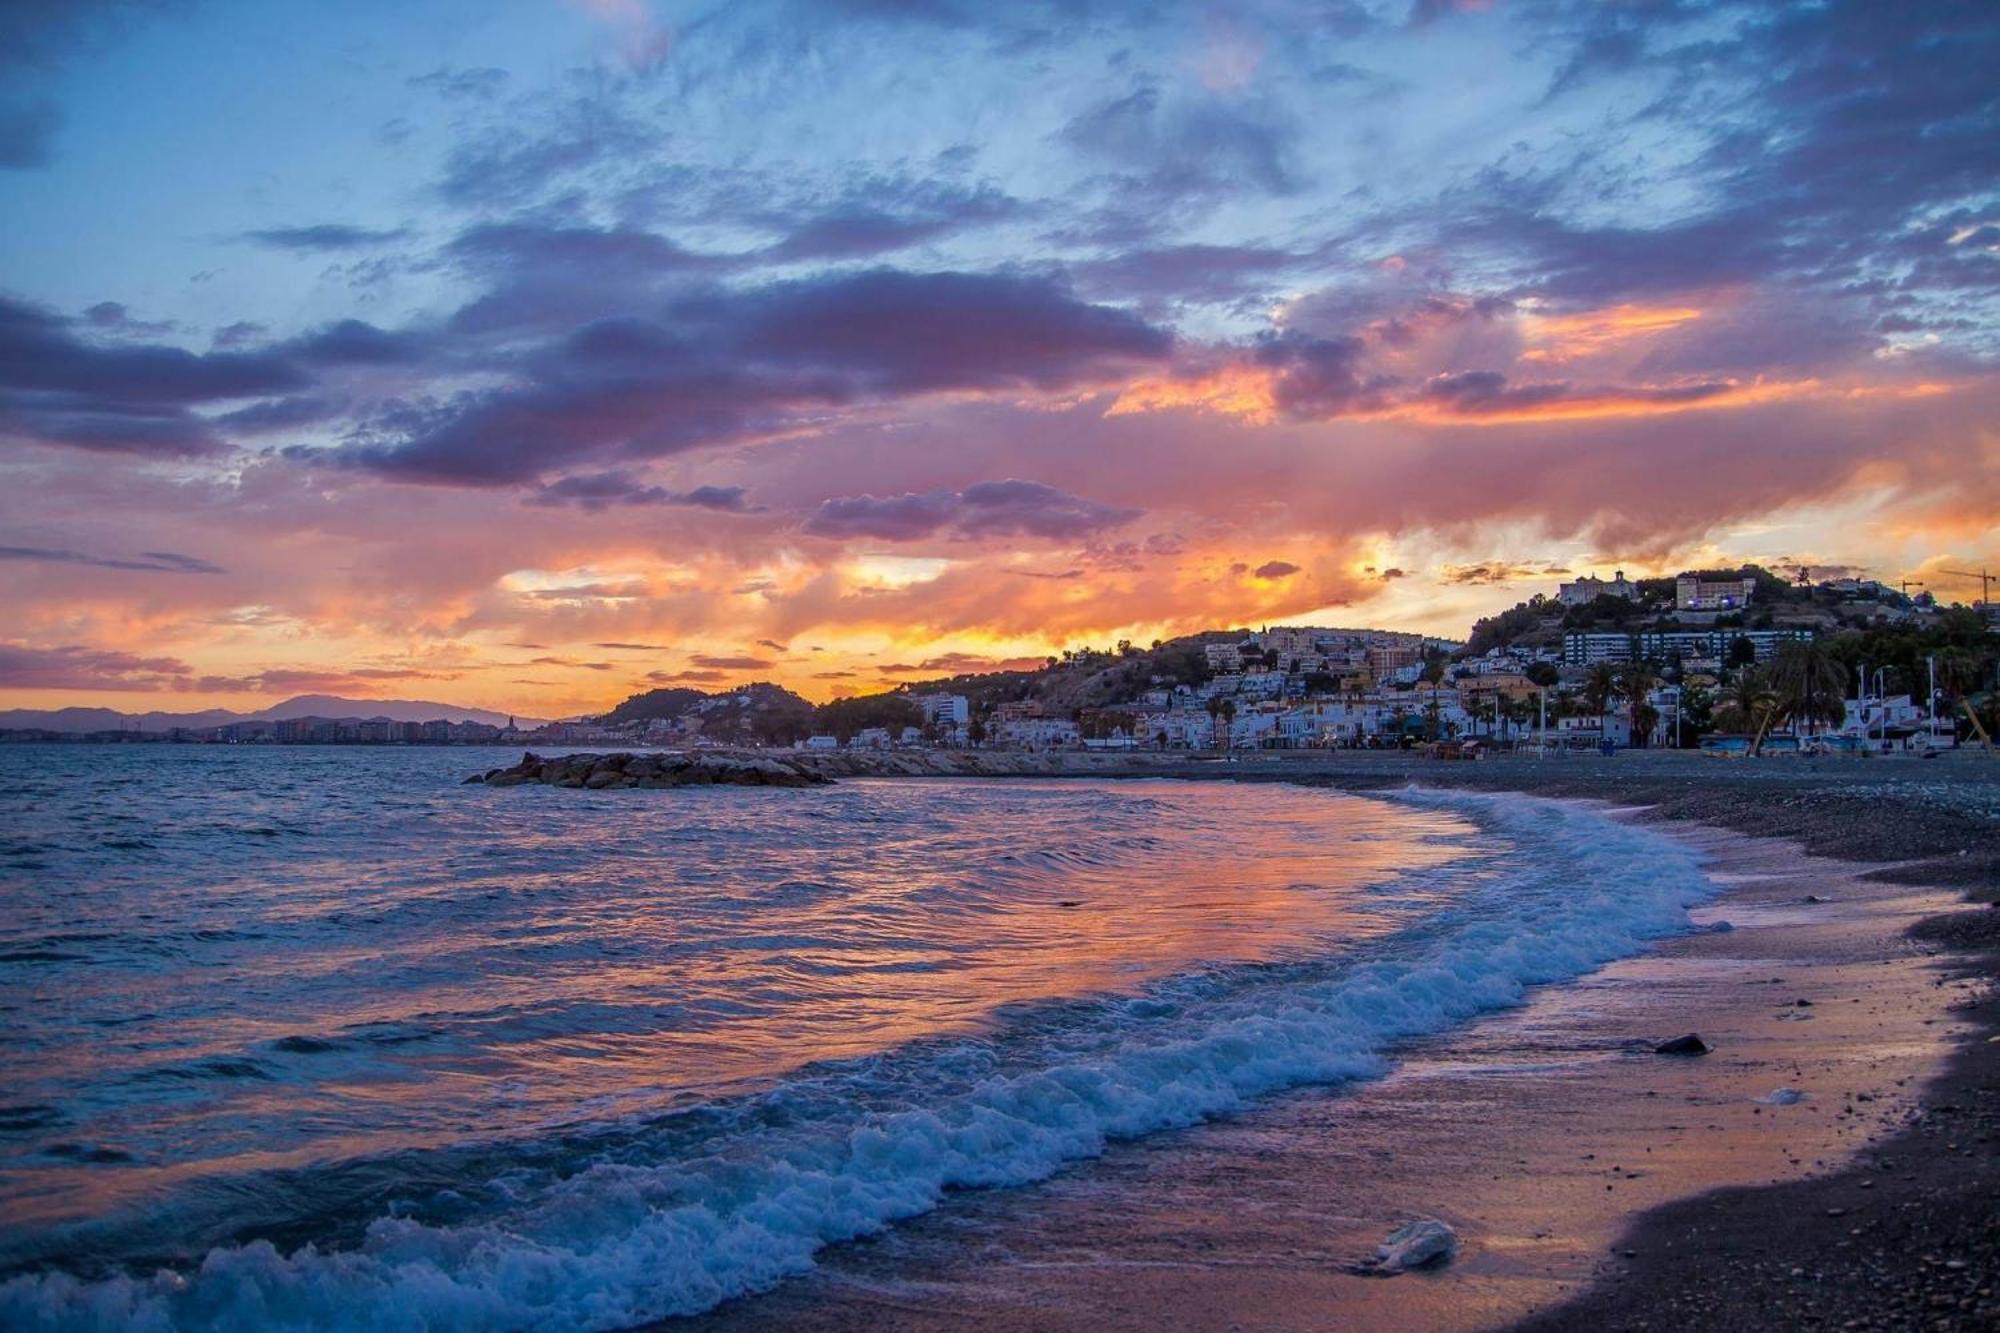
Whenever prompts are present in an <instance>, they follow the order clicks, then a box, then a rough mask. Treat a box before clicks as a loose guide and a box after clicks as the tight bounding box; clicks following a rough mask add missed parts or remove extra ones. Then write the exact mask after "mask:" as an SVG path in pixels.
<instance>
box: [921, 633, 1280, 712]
mask: <svg viewBox="0 0 2000 1333" xmlns="http://www.w3.org/2000/svg"><path fill="white" fill-rule="evenodd" d="M1249 632H1250V631H1248V630H1241V629H1233V630H1207V631H1204V632H1202V633H1200V634H1189V635H1185V636H1183V637H1181V638H1178V639H1168V640H1165V641H1163V642H1156V643H1154V644H1153V646H1152V647H1150V648H1141V647H1139V646H1137V645H1136V644H1130V643H1122V644H1119V645H1118V646H1117V647H1116V648H1114V649H1111V650H1109V651H1104V650H1098V649H1088V648H1086V649H1082V650H1080V651H1077V652H1073V653H1064V654H1063V655H1062V656H1061V657H1052V658H1050V659H1049V660H1048V662H1047V664H1045V665H1044V666H1042V667H1041V668H1040V669H1038V670H1031V671H995V672H989V673H986V674H967V675H959V676H943V677H939V678H937V679H934V680H925V681H912V682H911V683H910V684H908V685H905V686H902V687H901V688H900V689H898V690H897V691H895V693H898V694H962V695H964V696H965V697H966V699H967V701H968V702H969V703H970V704H971V706H972V711H973V712H975V713H983V712H985V711H986V710H987V709H989V708H991V707H992V706H993V705H994V704H998V703H1013V702H1020V701H1033V702H1036V703H1039V704H1041V705H1042V708H1043V710H1044V711H1046V712H1048V713H1051V714H1054V715H1058V716H1066V715H1068V714H1070V713H1073V712H1075V711H1076V710H1077V709H1079V708H1108V707H1112V706H1115V705H1117V704H1125V703H1131V702H1133V701H1134V700H1136V699H1137V698H1138V697H1139V696H1140V695H1141V694H1144V693H1145V692H1146V691H1147V690H1149V689H1152V688H1155V684H1156V678H1158V679H1159V680H1162V681H1165V682H1167V683H1171V684H1188V685H1192V684H1195V683H1196V682H1198V681H1203V680H1206V679H1208V676H1209V670H1208V662H1207V660H1206V658H1205V657H1204V656H1203V651H1202V650H1203V649H1204V648H1205V647H1206V646H1207V645H1209V644H1211V643H1238V642H1240V641H1241V640H1242V639H1243V637H1244V636H1245V635H1246V634H1248V633H1249Z"/></svg>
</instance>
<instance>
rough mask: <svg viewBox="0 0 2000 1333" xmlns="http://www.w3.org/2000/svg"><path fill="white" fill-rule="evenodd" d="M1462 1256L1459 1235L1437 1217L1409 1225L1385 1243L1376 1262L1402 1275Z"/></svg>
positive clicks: (1391, 1234)
mask: <svg viewBox="0 0 2000 1333" xmlns="http://www.w3.org/2000/svg"><path fill="white" fill-rule="evenodd" d="M1456 1253H1458V1233H1457V1232H1455V1231H1453V1230H1452V1229H1451V1228H1450V1227H1448V1226H1446V1225H1445V1224H1444V1223H1442V1222H1440V1221H1438V1220H1437V1219H1436V1218H1434V1217H1420V1218H1418V1219H1417V1220H1416V1221H1414V1222H1405V1223H1404V1224H1403V1225H1402V1226H1399V1227H1397V1228H1396V1229H1395V1230H1394V1231H1392V1232H1390V1233H1389V1234H1388V1235H1387V1236H1385V1237H1384V1238H1383V1240H1382V1243H1381V1244H1380V1245H1379V1246H1377V1247H1376V1249H1375V1258H1376V1259H1377V1260H1378V1261H1380V1263H1381V1265H1382V1267H1384V1268H1389V1269H1394V1270H1396V1271H1398V1272H1403V1271H1407V1270H1409V1269H1412V1268H1427V1267H1430V1266H1432V1265H1436V1264H1444V1263H1448V1262H1450V1260H1451V1257H1452V1256H1453V1255H1454V1254H1456Z"/></svg>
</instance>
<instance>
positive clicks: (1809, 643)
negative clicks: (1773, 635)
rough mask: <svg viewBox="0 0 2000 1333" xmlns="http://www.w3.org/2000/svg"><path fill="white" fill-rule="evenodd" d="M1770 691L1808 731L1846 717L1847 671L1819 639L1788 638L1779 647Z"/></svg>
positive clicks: (1832, 723) (1836, 723) (1786, 710)
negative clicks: (1821, 724)
mask: <svg viewBox="0 0 2000 1333" xmlns="http://www.w3.org/2000/svg"><path fill="white" fill-rule="evenodd" d="M1771 689H1772V690H1773V692H1775V693H1776V694H1777V696H1778V703H1779V706H1780V707H1781V708H1783V709H1784V711H1785V712H1786V713H1788V714H1790V715H1791V718H1792V720H1793V722H1794V723H1796V724H1797V725H1799V726H1801V727H1804V728H1805V729H1806V730H1807V731H1811V730H1813V729H1814V728H1815V727H1817V726H1818V724H1820V723H1822V722H1824V723H1826V724H1827V725H1829V726H1838V725H1839V724H1840V723H1841V722H1843V721H1845V720H1846V718H1847V669H1846V668H1845V667H1843V666H1841V664H1840V662H1839V660H1838V659H1836V658H1835V657H1834V655H1833V654H1832V653H1831V652H1829V651H1828V650H1827V646H1826V645H1825V644H1823V643H1821V642H1819V641H1818V640H1817V639H1789V640H1787V641H1786V642H1784V643H1782V644H1780V645H1779V646H1778V655H1777V656H1776V657H1775V658H1773V659H1772V660H1771Z"/></svg>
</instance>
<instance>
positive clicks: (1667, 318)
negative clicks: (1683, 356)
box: [1521, 305, 1702, 364]
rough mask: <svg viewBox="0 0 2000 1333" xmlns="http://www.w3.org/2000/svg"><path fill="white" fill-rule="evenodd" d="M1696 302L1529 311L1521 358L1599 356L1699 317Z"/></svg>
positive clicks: (1548, 360) (1546, 359)
mask: <svg viewBox="0 0 2000 1333" xmlns="http://www.w3.org/2000/svg"><path fill="white" fill-rule="evenodd" d="M1701 315H1702V312H1701V310H1700V309H1699V308H1697V307H1695V306H1642V305H1616V306H1611V307H1609V308H1607V309H1603V310H1583V311H1578V312H1576V313H1573V314H1567V315H1537V314H1529V315H1526V316H1524V317H1523V318H1522V320H1521V325H1522V330H1523V332H1524V333H1525V334H1526V335H1527V337H1528V340H1529V346H1528V347H1527V348H1526V349H1525V350H1523V351H1522V353H1521V360H1523V361H1532V362H1540V363H1544V364H1558V363H1561V362H1564V361H1575V360H1579V359H1581V358H1584V357H1591V356H1597V355H1599V354H1600V353H1602V352H1605V351H1607V350H1609V349H1610V348H1612V347H1615V346H1617V345H1619V344H1622V343H1627V342H1630V341H1632V340H1634V339H1641V338H1650V337H1652V336H1653V335H1655V334H1659V333H1664V332H1666V331H1667V330H1668V329H1673V328H1678V327H1679V326H1681V325H1683V324H1686V323H1689V322H1690V321H1692V320H1697V319H1700V318H1701Z"/></svg>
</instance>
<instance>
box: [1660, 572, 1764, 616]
mask: <svg viewBox="0 0 2000 1333" xmlns="http://www.w3.org/2000/svg"><path fill="white" fill-rule="evenodd" d="M1756 591H1757V580H1755V579H1753V578H1736V577H1733V576H1732V577H1730V578H1721V579H1708V578H1703V577H1702V576H1701V575H1699V574H1683V575H1681V576H1680V577H1679V578H1677V579H1675V580H1674V609H1675V610H1676V611H1736V610H1740V609H1741V608H1743V607H1746V606H1748V605H1750V598H1751V596H1752V594H1754V593H1755V592H1756Z"/></svg>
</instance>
